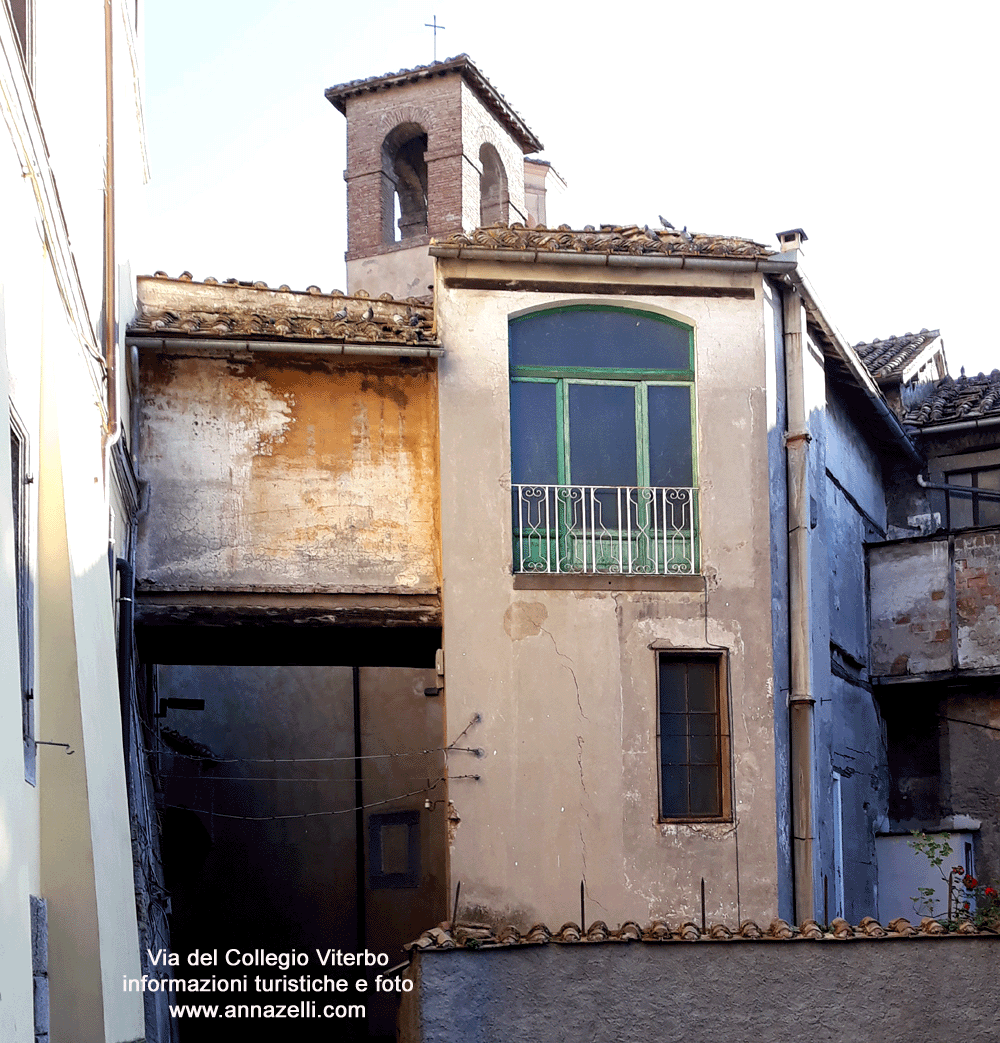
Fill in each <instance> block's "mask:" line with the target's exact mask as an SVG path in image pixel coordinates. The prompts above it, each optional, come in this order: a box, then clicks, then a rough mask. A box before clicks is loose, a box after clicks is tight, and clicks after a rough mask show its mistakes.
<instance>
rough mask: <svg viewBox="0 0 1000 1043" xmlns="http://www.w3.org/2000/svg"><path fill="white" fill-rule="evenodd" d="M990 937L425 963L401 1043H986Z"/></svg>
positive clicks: (436, 956) (991, 1018)
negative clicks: (756, 1042) (415, 1012)
mask: <svg viewBox="0 0 1000 1043" xmlns="http://www.w3.org/2000/svg"><path fill="white" fill-rule="evenodd" d="M998 959H1000V938H983V937H974V938H955V937H950V938H919V939H901V940H882V941H872V940H868V939H865V940H853V941H847V942H836V941H820V942H809V941H790V942H747V943H743V942H717V943H713V942H694V943H683V942H679V943H673V944H663V945H653V944H644V943H635V944H622V943H609V944H598V945H576V946H572V945H570V946H558V945H552V944H550V945H544V946H539V947H537V948H534V947H531V948H517V949H513V950H512V949H504V950H497V951H492V952H467V951H452V952H442V953H422V954H420V955H419V956H417V957H416V962H415V964H414V968H413V969H412V970H411V972H410V973H411V974H415V976H416V979H417V983H418V984H417V990H418V991H415V992H414V993H411V994H410V996H409V997H408V1001H409V1000H410V999H411V998H412V999H416V998H419V1002H420V1014H419V1017H414V1016H411V1017H409V1018H408V1019H407V1020H406V1021H404V1025H407V1026H408V1032H407V1034H404V1036H403V1037H402V1038H403V1040H404V1041H405V1043H432V1041H433V1043H452V1041H453V1043H487V1041H492V1040H498V1039H514V1040H516V1039H523V1040H531V1041H532V1043H546V1041H548V1040H551V1041H552V1043H562V1041H563V1040H567V1039H585V1040H587V1041H588V1043H590V1041H593V1043H620V1041H622V1040H645V1039H655V1040H658V1041H662V1043H672V1041H676V1043H681V1041H684V1043H688V1041H690V1040H698V1041H701V1040H709V1039H711V1040H713V1041H716V1043H730V1041H731V1043H745V1041H746V1040H751V1039H766V1040H773V1041H775V1043H784V1041H787V1043H792V1041H796V1043H797V1041H799V1040H803V1039H807V1040H809V1041H810V1043H834V1041H836V1043H872V1041H873V1040H900V1041H905V1043H940V1041H941V1040H945V1039H959V1038H960V1039H962V1040H963V1041H964V1043H987V1041H990V1043H992V1041H993V1040H995V1039H996V1019H997V1017H998V1015H1000V999H998V995H997V990H996V986H995V980H994V979H995V968H996V963H997V960H998Z"/></svg>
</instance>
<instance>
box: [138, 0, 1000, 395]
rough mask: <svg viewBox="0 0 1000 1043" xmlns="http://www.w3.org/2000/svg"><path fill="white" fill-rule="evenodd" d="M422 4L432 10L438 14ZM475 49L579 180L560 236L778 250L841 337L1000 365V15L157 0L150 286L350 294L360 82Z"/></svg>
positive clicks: (955, 9) (900, 8)
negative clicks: (356, 87)
mask: <svg viewBox="0 0 1000 1043" xmlns="http://www.w3.org/2000/svg"><path fill="white" fill-rule="evenodd" d="M425 7H426V9H425ZM434 17H436V19H437V22H438V24H439V25H443V26H444V27H445V28H444V29H443V30H440V31H439V32H438V35H437V57H438V59H444V58H448V57H451V56H453V55H456V54H460V53H466V54H468V55H469V56H470V57H471V58H472V60H473V61H474V62H475V63H476V65H477V66H478V67H479V69H480V70H481V71H482V72H483V73H484V74H485V75H486V77H487V78H488V79H489V80H490V82H491V83H492V84H493V85H494V87H496V88H497V89H498V90H499V91H500V93H501V94H503V95H504V97H505V98H506V99H507V101H508V102H509V103H510V105H511V106H512V107H513V108H514V109H515V110H516V111H517V112H518V113H519V114H520V115H521V117H522V118H523V119H524V120H525V122H526V123H527V124H528V126H529V127H530V128H531V129H532V130H533V131H534V132H535V134H536V135H537V136H538V137H539V138H540V139H541V140H542V141H543V142H544V144H545V149H544V151H543V152H542V153H540V158H543V159H547V160H549V161H550V162H551V163H552V164H553V166H554V167H555V169H556V170H557V171H558V172H559V173H560V175H561V176H562V177H563V178H564V179H565V181H566V183H567V186H568V187H567V189H566V192H565V193H564V194H563V195H562V196H561V197H560V198H558V199H556V200H551V201H550V203H549V214H548V218H549V224H552V225H554V224H562V223H566V224H569V225H571V226H572V227H574V228H579V227H582V226H583V225H586V224H593V225H597V224H601V223H616V224H639V225H643V224H649V225H651V226H653V227H658V215H660V214H663V215H664V216H665V217H667V218H668V219H669V220H670V221H671V223H673V224H674V225H676V226H677V227H678V228H680V227H682V226H684V225H686V226H687V227H688V228H689V229H690V230H691V231H693V232H707V233H716V234H730V235H740V236H745V237H747V238H752V239H756V240H757V241H758V242H761V243H765V244H767V245H769V246H774V247H776V245H777V244H776V240H775V238H774V233H775V232H778V231H780V230H783V229H787V228H796V227H801V228H803V229H805V231H806V234H807V235H808V237H809V239H808V242H806V244H805V248H804V252H803V254H804V256H803V265H804V269H805V272H806V274H807V276H808V278H809V280H810V282H811V283H812V285H813V287H814V289H815V290H816V293H817V296H818V297H819V299H820V301H821V302H822V304H823V306H824V310H825V312H826V314H827V317H828V318H829V319H830V320H831V321H832V322H833V324H834V325H835V326H837V327H838V328H839V329H840V331H841V333H842V334H843V335H844V336H845V338H846V339H847V340H848V341H849V342H850V343H852V344H853V343H857V342H858V341H860V340H865V341H870V340H873V339H875V338H876V337H879V338H885V337H888V336H892V335H898V334H903V333H906V332H909V331H913V332H915V331H917V330H919V329H921V328H924V327H926V328H927V329H940V330H941V334H942V338H943V340H944V343H945V350H946V353H947V356H948V362H949V367H950V369H951V372H952V373H953V375H956V376H957V375H958V373H959V370H960V367H963V366H964V367H965V369H966V371H967V373H969V374H973V373H977V372H979V371H981V370H982V371H985V372H989V371H990V370H992V369H994V368H1000V348H998V347H997V345H996V343H995V342H994V341H993V339H992V335H991V334H990V333H989V329H990V328H991V327H992V325H993V321H994V320H993V316H992V314H988V309H990V308H991V307H992V304H993V293H994V288H995V286H996V285H997V282H998V275H1000V272H998V267H1000V253H998V250H997V244H998V243H1000V234H998V233H1000V204H998V202H997V191H996V181H997V177H996V165H997V160H996V152H997V105H998V97H997V78H996V74H995V72H994V69H995V61H994V55H993V50H994V42H995V39H996V37H997V31H998V29H1000V8H998V7H996V6H995V5H986V4H983V3H976V4H971V3H954V4H952V5H950V6H947V7H946V6H945V5H942V4H940V3H935V4H929V3H923V2H920V0H913V2H909V3H896V2H887V0H868V2H867V3H856V2H854V0H840V2H838V3H836V4H833V3H828V4H818V3H813V2H810V0H800V2H799V3H797V4H786V5H764V4H759V3H749V2H746V0H742V2H738V3H735V2H731V0H714V2H712V3H702V4H697V3H695V4H692V3H684V4H680V3H676V2H660V3H656V4H653V3H630V2H627V0H625V2H619V3H618V4H617V5H601V6H597V5H594V6H589V7H588V6H586V5H585V4H580V3H572V4H571V3H555V2H548V0H536V2H534V3H531V4H523V3H519V4H517V5H515V6H514V7H513V8H502V7H500V6H498V5H497V4H488V5H487V4H476V5H473V4H470V3H469V2H468V0H463V2H451V0H448V2H446V0H432V2H431V3H428V4H427V5H420V4H416V3H411V2H404V0H396V2H390V0H369V3H368V4H367V5H361V4H358V3H345V2H343V0H325V2H322V0H144V9H143V17H142V25H141V29H142V35H143V38H144V49H145V121H146V132H147V138H148V149H149V154H150V166H151V172H152V177H151V181H150V184H149V187H148V192H147V220H146V234H145V237H144V242H143V246H142V248H141V250H140V253H139V257H138V261H139V264H138V270H139V272H143V273H145V272H152V271H155V270H163V271H166V272H167V273H168V274H169V275H178V274H179V273H180V272H181V271H184V270H187V271H190V272H192V273H193V275H194V277H195V278H196V279H203V278H205V277H206V276H215V277H216V278H219V279H225V278H231V277H235V278H239V279H251V280H257V279H262V280H264V281H265V282H267V283H269V284H270V285H272V286H277V285H280V284H283V283H287V284H288V285H290V286H291V287H292V288H293V289H305V287H306V286H308V285H310V284H316V285H318V286H319V287H320V288H321V289H322V290H323V291H324V292H329V291H330V290H332V289H335V288H336V289H343V288H345V285H346V276H345V268H344V249H345V246H346V226H345V211H346V202H345V200H346V191H345V184H344V180H343V170H344V166H345V160H346V146H345V121H344V117H343V116H341V114H340V113H339V112H337V110H336V109H334V108H333V106H332V105H330V103H329V102H328V101H326V99H325V97H324V96H323V91H324V89H325V88H326V87H329V86H332V85H333V84H339V83H343V82H345V81H347V80H352V79H357V78H361V77H367V76H375V75H381V74H383V73H386V72H390V71H396V70H398V69H403V68H413V67H415V66H419V65H425V64H428V63H429V62H431V61H432V60H433V58H434V53H433V30H432V29H430V28H425V23H428V22H431V21H432V19H433V18H434Z"/></svg>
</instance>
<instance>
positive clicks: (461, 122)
mask: <svg viewBox="0 0 1000 1043" xmlns="http://www.w3.org/2000/svg"><path fill="white" fill-rule="evenodd" d="M326 97H327V99H328V100H329V101H330V103H331V104H332V105H334V106H335V107H336V108H337V109H338V110H339V111H340V112H342V113H343V114H344V115H345V116H346V117H347V169H346V170H345V171H344V178H345V180H346V181H347V255H346V258H347V290H348V293H353V292H355V291H356V290H358V289H365V290H368V291H369V292H370V293H372V294H377V293H391V294H392V295H393V296H395V297H409V296H417V297H419V296H423V295H425V294H426V293H427V292H428V286H429V285H430V282H431V279H432V276H433V265H432V261H431V258H430V256H429V255H428V253H427V246H428V244H429V242H430V240H431V237H432V236H436V237H439V238H440V237H443V236H447V235H451V234H452V233H453V232H460V231H463V230H464V231H467V230H470V229H472V228H476V227H478V226H479V225H484V224H496V223H497V222H500V223H505V224H513V223H514V222H517V221H519V222H522V223H525V224H526V223H528V220H529V215H528V208H527V206H526V204H525V159H524V157H525V156H526V155H529V154H531V153H533V152H537V151H539V149H541V147H542V143H541V142H540V141H539V140H538V138H537V137H535V135H534V134H533V133H532V132H531V130H529V128H528V126H527V125H526V124H525V122H524V121H523V120H522V119H521V117H520V116H518V114H517V113H516V112H515V111H514V110H513V109H512V108H511V107H510V105H508V104H507V102H506V101H505V100H504V98H503V97H502V96H501V95H500V93H499V92H498V91H497V90H496V89H495V88H494V87H493V85H492V84H491V83H490V82H489V80H487V79H486V77H485V76H484V75H483V74H482V73H481V72H480V71H479V70H478V69H477V68H476V66H475V65H474V64H473V63H472V61H471V59H470V58H469V57H468V56H467V55H464V54H461V55H459V56H458V57H457V58H449V59H448V60H447V61H443V62H435V63H434V64H432V65H425V66H422V67H420V68H417V69H405V70H402V71H400V72H397V73H388V74H386V75H384V76H374V77H371V78H369V79H365V80H352V81H351V82H350V83H342V84H340V85H339V86H337V87H330V88H329V89H328V90H327V91H326Z"/></svg>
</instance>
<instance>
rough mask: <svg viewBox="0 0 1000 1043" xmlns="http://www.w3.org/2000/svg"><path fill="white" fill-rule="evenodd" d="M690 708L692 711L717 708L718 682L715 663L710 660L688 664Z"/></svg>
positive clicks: (713, 711) (712, 710)
mask: <svg viewBox="0 0 1000 1043" xmlns="http://www.w3.org/2000/svg"><path fill="white" fill-rule="evenodd" d="M687 669H688V706H689V707H690V708H691V709H692V710H709V711H711V712H712V713H715V710H716V707H717V702H716V698H717V682H716V671H715V663H714V662H712V661H709V660H704V661H701V662H698V661H695V662H693V663H689V664H688V668H687Z"/></svg>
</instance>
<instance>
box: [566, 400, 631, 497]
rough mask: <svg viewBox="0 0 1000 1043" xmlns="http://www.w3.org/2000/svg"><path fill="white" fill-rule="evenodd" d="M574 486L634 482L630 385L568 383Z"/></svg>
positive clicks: (570, 464) (571, 479) (570, 447)
mask: <svg viewBox="0 0 1000 1043" xmlns="http://www.w3.org/2000/svg"><path fill="white" fill-rule="evenodd" d="M567 390H568V392H569V452H570V459H569V468H570V481H571V482H572V484H573V485H637V484H638V482H637V481H636V454H635V392H636V388H635V386H634V385H632V384H617V385H616V384H568V385H567Z"/></svg>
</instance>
